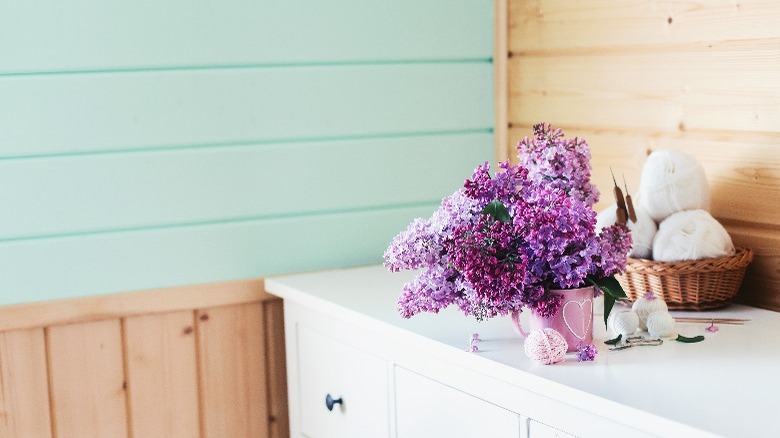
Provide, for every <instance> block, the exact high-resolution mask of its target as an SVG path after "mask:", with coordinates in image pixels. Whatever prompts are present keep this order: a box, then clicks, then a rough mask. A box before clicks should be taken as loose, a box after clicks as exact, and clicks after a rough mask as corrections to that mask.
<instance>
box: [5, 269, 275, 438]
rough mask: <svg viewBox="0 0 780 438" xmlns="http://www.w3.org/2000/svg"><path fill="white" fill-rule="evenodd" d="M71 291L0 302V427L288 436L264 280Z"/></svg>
mask: <svg viewBox="0 0 780 438" xmlns="http://www.w3.org/2000/svg"><path fill="white" fill-rule="evenodd" d="M250 290H253V291H254V293H253V294H251V295H248V291H250ZM206 291H210V293H206ZM187 292H189V294H188V293H187ZM166 295H168V296H166ZM70 301H75V303H71V305H69V302H68V301H60V302H56V303H38V304H35V303H32V304H28V305H24V306H11V307H9V306H0V321H3V325H0V437H3V438H5V437H9V438H16V437H19V438H38V437H43V438H48V437H50V436H54V437H93V436H94V437H128V438H132V437H136V438H137V437H144V438H146V437H166V438H167V437H175V436H182V437H188V438H189V437H198V436H203V437H208V436H217V437H223V436H230V437H233V436H236V437H243V436H258V437H266V436H269V437H274V438H282V437H286V436H288V433H289V429H288V428H289V420H288V416H287V394H286V388H287V387H286V365H285V351H284V322H283V314H282V313H283V309H282V302H281V300H280V299H278V298H275V297H273V296H271V295H269V294H267V293H265V292H264V291H263V282H262V280H259V279H257V280H247V281H234V282H225V283H219V284H208V285H198V286H189V287H181V288H175V289H168V290H164V289H157V290H153V291H145V292H133V293H126V294H118V295H113V296H110V297H109V296H97V297H90V298H81V299H78V300H70ZM194 305H197V306H202V308H201V310H198V309H197V308H193V307H194ZM59 307H62V308H65V309H66V311H64V312H57V311H55V309H56V308H59ZM144 312H145V313H144ZM196 315H197V316H198V318H197V319H196V318H195V316H196ZM6 316H8V317H9V318H6ZM15 322H16V323H19V324H20V326H19V327H13V325H12V323H15ZM34 323H36V324H38V326H37V327H33V328H30V326H32V325H33V324H34ZM63 323H67V324H63Z"/></svg>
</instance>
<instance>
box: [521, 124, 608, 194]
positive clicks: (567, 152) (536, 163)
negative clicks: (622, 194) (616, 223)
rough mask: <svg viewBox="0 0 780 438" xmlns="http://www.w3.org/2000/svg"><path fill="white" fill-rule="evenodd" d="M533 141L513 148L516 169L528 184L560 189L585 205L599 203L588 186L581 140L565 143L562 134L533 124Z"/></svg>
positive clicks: (587, 167) (587, 162)
mask: <svg viewBox="0 0 780 438" xmlns="http://www.w3.org/2000/svg"><path fill="white" fill-rule="evenodd" d="M533 134H534V135H533V137H532V138H531V137H526V138H524V139H523V140H521V141H520V142H519V143H518V144H517V151H518V154H519V157H520V165H521V166H522V167H524V168H526V169H528V172H529V174H531V175H532V180H533V181H534V182H536V183H544V184H546V185H549V186H551V187H555V188H562V189H564V190H566V192H567V193H569V194H571V195H572V196H574V197H576V198H578V199H581V200H583V201H585V202H586V204H588V205H593V204H595V203H596V202H598V200H599V191H598V189H597V188H596V186H594V185H593V184H591V182H590V169H591V166H590V149H589V148H588V144H587V143H586V142H585V140H583V139H581V138H573V139H566V138H565V137H564V136H563V131H561V130H560V129H552V127H551V126H550V125H549V124H544V123H537V124H536V125H534V127H533Z"/></svg>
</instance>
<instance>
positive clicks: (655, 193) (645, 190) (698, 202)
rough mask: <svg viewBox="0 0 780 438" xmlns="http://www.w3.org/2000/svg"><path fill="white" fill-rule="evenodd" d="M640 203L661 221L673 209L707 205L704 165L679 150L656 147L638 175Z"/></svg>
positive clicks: (706, 207)
mask: <svg viewBox="0 0 780 438" xmlns="http://www.w3.org/2000/svg"><path fill="white" fill-rule="evenodd" d="M639 205H641V206H642V208H644V209H645V211H647V213H648V214H649V215H650V217H651V218H653V220H655V221H656V222H660V221H662V220H664V219H665V218H666V217H667V216H669V215H671V214H672V213H676V212H678V211H684V210H696V209H703V210H709V208H710V186H709V183H708V182H707V175H706V174H705V173H704V167H702V165H701V163H699V162H698V161H697V160H696V158H694V157H693V156H691V155H688V154H686V153H684V152H680V151H672V150H669V151H655V152H653V153H651V154H650V155H649V156H648V157H647V161H645V164H644V165H643V167H642V174H641V177H640V179H639Z"/></svg>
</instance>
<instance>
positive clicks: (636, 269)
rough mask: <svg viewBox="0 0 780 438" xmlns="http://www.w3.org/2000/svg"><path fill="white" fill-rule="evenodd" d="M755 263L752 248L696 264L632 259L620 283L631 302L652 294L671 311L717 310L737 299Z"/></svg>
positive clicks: (698, 261)
mask: <svg viewBox="0 0 780 438" xmlns="http://www.w3.org/2000/svg"><path fill="white" fill-rule="evenodd" d="M752 260H753V251H752V250H751V249H749V248H737V250H736V252H735V254H734V255H732V256H727V257H720V258H711V259H702V260H693V261H680V262H657V261H653V260H644V259H632V258H629V259H628V267H627V269H626V273H625V274H623V275H618V276H617V279H618V281H619V282H620V285H621V286H623V289H625V291H626V295H628V298H630V299H631V301H635V300H636V299H637V298H639V297H640V296H642V295H644V294H645V293H646V292H648V291H652V292H653V293H654V294H655V296H657V297H660V298H662V299H663V300H664V301H666V304H667V305H668V306H669V308H670V309H676V310H706V309H714V308H717V307H722V306H725V305H726V304H728V303H729V302H730V301H731V299H732V298H734V295H736V294H737V291H738V290H739V286H740V284H741V283H742V278H743V277H744V275H745V270H746V269H747V266H748V265H749V264H750V262H751V261H752Z"/></svg>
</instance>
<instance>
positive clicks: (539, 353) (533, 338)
mask: <svg viewBox="0 0 780 438" xmlns="http://www.w3.org/2000/svg"><path fill="white" fill-rule="evenodd" d="M568 348H569V344H567V343H566V339H564V337H563V335H562V334H560V333H558V332H557V331H556V330H555V329H551V328H544V329H538V330H534V331H532V332H531V333H529V334H528V338H526V340H525V354H526V355H528V357H530V358H531V359H533V360H535V361H537V362H539V363H541V364H544V365H550V364H553V363H556V362H560V361H561V360H563V356H564V355H565V354H566V350H567V349H568Z"/></svg>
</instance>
